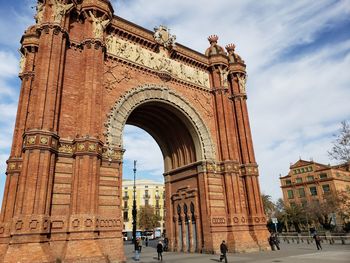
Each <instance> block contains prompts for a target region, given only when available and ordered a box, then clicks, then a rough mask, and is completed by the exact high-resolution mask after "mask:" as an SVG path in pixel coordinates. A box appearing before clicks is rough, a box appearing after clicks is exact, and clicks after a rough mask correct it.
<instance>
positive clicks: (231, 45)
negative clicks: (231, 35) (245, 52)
mask: <svg viewBox="0 0 350 263" xmlns="http://www.w3.org/2000/svg"><path fill="white" fill-rule="evenodd" d="M225 48H226V50H227V52H229V53H230V52H231V51H235V48H236V46H235V44H233V43H231V44H228V45H226V47H225Z"/></svg>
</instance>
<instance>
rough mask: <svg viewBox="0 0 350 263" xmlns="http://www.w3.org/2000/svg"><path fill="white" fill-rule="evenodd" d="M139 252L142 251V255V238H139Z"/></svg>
mask: <svg viewBox="0 0 350 263" xmlns="http://www.w3.org/2000/svg"><path fill="white" fill-rule="evenodd" d="M138 245H139V251H140V253H141V250H142V238H141V237H140V238H139V244H138Z"/></svg>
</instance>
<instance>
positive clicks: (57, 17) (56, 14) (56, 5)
mask: <svg viewBox="0 0 350 263" xmlns="http://www.w3.org/2000/svg"><path fill="white" fill-rule="evenodd" d="M51 5H52V11H53V12H52V15H51V17H52V19H53V22H55V23H58V24H61V22H62V19H63V17H64V16H65V14H66V12H67V11H68V10H69V9H70V8H71V7H72V6H73V5H74V4H64V3H62V2H61V1H60V0H51Z"/></svg>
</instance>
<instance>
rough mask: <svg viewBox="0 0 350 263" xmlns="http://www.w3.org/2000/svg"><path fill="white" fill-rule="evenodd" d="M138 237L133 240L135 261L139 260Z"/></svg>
mask: <svg viewBox="0 0 350 263" xmlns="http://www.w3.org/2000/svg"><path fill="white" fill-rule="evenodd" d="M139 244H140V239H136V242H135V261H139V260H140V251H139V249H140V246H139Z"/></svg>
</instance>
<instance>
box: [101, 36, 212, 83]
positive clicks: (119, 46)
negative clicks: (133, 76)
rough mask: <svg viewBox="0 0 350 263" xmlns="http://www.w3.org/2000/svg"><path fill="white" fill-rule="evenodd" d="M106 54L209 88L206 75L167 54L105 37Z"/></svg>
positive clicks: (115, 38) (114, 37)
mask: <svg viewBox="0 0 350 263" xmlns="http://www.w3.org/2000/svg"><path fill="white" fill-rule="evenodd" d="M106 46H107V52H108V53H110V54H112V55H115V56H118V57H120V58H123V59H126V60H129V61H132V62H134V63H137V64H140V65H143V66H145V67H148V68H151V69H153V70H157V71H166V72H168V73H169V74H171V75H172V76H173V77H176V78H179V79H181V80H184V81H188V82H191V83H194V84H196V85H199V86H203V87H206V88H209V75H208V73H206V72H204V71H201V70H199V69H195V68H192V67H190V66H187V65H185V64H182V63H180V62H177V61H174V60H171V59H169V58H168V57H167V52H166V51H164V52H160V53H155V52H152V51H150V50H148V49H145V48H142V47H140V46H138V45H135V44H132V43H130V42H127V41H125V40H122V39H120V38H118V37H117V36H115V35H109V36H107V37H106Z"/></svg>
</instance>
